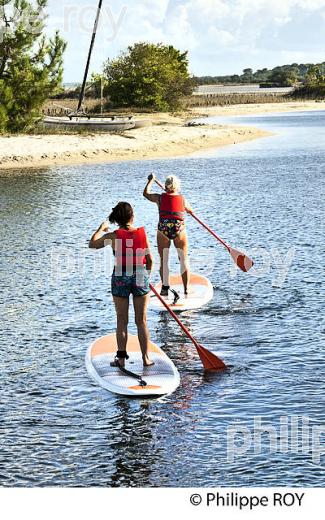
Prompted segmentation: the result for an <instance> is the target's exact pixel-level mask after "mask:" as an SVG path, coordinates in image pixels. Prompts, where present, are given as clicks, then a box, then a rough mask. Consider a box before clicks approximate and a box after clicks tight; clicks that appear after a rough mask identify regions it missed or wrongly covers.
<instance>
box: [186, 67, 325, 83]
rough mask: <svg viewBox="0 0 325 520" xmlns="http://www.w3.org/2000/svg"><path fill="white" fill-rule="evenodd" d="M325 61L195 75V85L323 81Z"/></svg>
mask: <svg viewBox="0 0 325 520" xmlns="http://www.w3.org/2000/svg"><path fill="white" fill-rule="evenodd" d="M324 78H325V62H323V63H319V64H313V63H300V64H298V63H292V64H291V65H280V66H277V67H274V68H273V69H267V68H263V69H257V70H256V71H255V72H254V71H253V69H251V68H247V69H244V70H243V73H242V74H240V75H239V74H231V75H227V76H195V77H194V79H195V82H196V83H197V85H218V84H230V83H232V84H237V85H238V84H247V83H257V84H259V85H260V86H261V87H291V86H295V85H298V84H302V83H306V82H307V83H311V82H315V81H316V82H318V83H319V82H324Z"/></svg>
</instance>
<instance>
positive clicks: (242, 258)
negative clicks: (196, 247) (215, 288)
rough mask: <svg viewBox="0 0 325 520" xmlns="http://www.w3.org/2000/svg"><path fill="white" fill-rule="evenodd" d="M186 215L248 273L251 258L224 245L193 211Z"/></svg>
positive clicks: (250, 266)
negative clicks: (215, 240) (201, 227)
mask: <svg viewBox="0 0 325 520" xmlns="http://www.w3.org/2000/svg"><path fill="white" fill-rule="evenodd" d="M155 182H156V184H158V186H160V188H161V189H162V190H164V191H165V188H164V186H163V185H162V183H161V182H159V181H158V179H155ZM188 213H189V214H190V215H191V216H192V217H193V218H194V219H195V220H196V221H197V222H198V223H199V224H201V226H203V227H204V228H205V229H206V230H207V231H209V233H211V235H212V236H213V237H214V238H216V239H217V240H218V241H219V242H220V243H221V244H222V245H223V246H224V247H225V248H226V249H227V250H228V252H229V253H230V255H231V258H232V259H233V261H234V262H235V264H236V265H237V266H238V267H239V269H241V270H242V271H244V273H247V271H249V270H250V269H251V268H252V267H253V265H254V262H253V260H252V259H251V258H249V256H247V255H245V254H244V253H241V252H240V251H238V250H237V249H234V248H233V247H231V246H229V245H228V244H226V242H224V241H223V240H222V238H220V237H218V235H217V234H216V233H215V232H214V231H212V229H210V228H209V226H208V225H207V224H205V223H204V222H202V220H201V219H199V217H198V216H197V215H195V213H193V211H188Z"/></svg>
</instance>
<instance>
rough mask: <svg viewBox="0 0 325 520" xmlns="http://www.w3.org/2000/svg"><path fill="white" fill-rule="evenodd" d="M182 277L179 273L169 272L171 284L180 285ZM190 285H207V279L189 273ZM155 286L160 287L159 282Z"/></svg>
mask: <svg viewBox="0 0 325 520" xmlns="http://www.w3.org/2000/svg"><path fill="white" fill-rule="evenodd" d="M182 283H183V281H182V277H181V276H180V275H179V274H171V275H170V284H171V285H182ZM190 285H204V286H208V285H209V281H208V280H207V279H206V278H204V277H203V276H200V275H199V274H195V273H191V276H190ZM156 287H157V288H158V287H159V288H160V287H161V282H160V283H159V284H157V285H156Z"/></svg>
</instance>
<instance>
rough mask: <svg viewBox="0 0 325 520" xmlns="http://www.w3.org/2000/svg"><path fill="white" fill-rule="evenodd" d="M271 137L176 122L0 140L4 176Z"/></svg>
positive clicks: (246, 130)
mask: <svg viewBox="0 0 325 520" xmlns="http://www.w3.org/2000/svg"><path fill="white" fill-rule="evenodd" d="M265 135H268V134H267V133H266V132H263V131H261V130H258V129H255V128H246V127H245V128H242V127H230V126H220V125H213V126H210V125H209V126H204V127H185V126H184V122H183V121H182V122H180V121H178V119H177V118H170V117H169V118H168V122H165V124H158V125H156V124H154V125H153V126H151V127H145V128H139V129H136V130H130V131H128V132H125V134H123V135H116V134H107V133H106V134H90V135H75V134H74V135H71V134H70V135H60V134H58V135H32V136H26V135H22V136H11V137H0V170H4V169H23V168H41V167H48V166H54V165H63V164H83V163H100V162H112V161H129V160H144V159H154V158H165V157H176V156H183V155H186V154H189V153H192V152H195V151H199V150H203V149H208V148H214V147H218V146H224V145H230V144H232V145H233V144H236V143H239V142H242V141H246V140H250V139H255V138H258V137H263V136H265Z"/></svg>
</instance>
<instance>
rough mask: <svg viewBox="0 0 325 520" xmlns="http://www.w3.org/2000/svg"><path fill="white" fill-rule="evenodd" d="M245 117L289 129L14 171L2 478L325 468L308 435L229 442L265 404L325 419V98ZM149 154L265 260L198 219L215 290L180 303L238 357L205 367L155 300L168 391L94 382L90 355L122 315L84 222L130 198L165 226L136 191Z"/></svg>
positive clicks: (4, 207)
mask: <svg viewBox="0 0 325 520" xmlns="http://www.w3.org/2000/svg"><path fill="white" fill-rule="evenodd" d="M236 121H237V122H238V123H239V124H243V123H245V124H254V125H255V126H256V125H260V126H261V127H263V128H266V129H270V130H272V131H274V132H275V134H276V135H274V136H273V137H270V138H267V139H261V140H257V141H252V142H249V143H242V144H240V145H238V146H236V147H227V148H223V149H219V150H217V151H212V152H209V153H206V154H202V153H201V154H195V156H193V157H191V158H188V159H177V160H167V161H152V162H149V163H148V162H144V163H141V162H136V163H121V164H118V163H117V164H109V165H99V166H83V167H81V166H77V167H62V168H53V169H52V170H49V171H46V170H43V171H36V170H35V171H30V172H29V173H28V174H25V175H24V176H22V175H20V172H16V173H14V174H11V175H6V174H4V173H2V174H1V176H0V203H1V223H2V226H1V243H2V246H3V247H2V253H1V264H0V277H1V293H0V299H1V300H0V303H1V317H2V319H1V325H0V337H1V361H0V363H1V373H2V376H3V381H4V382H5V384H4V385H3V390H2V400H1V403H0V427H1V460H0V475H1V476H0V481H1V485H3V486H113V487H114V486H116V487H119V486H127V487H128V486H132V487H139V486H220V485H225V486H246V485H247V486H264V485H292V486H298V485H301V486H320V485H322V484H324V476H323V473H322V464H324V460H321V461H320V463H316V462H315V461H314V459H313V453H312V452H310V453H308V454H303V453H300V452H298V453H283V452H280V451H279V450H278V451H276V452H275V453H272V454H269V450H268V444H267V442H265V443H264V445H263V449H262V451H261V453H260V454H259V453H254V451H253V450H249V451H248V452H247V453H243V454H242V455H240V456H239V457H237V458H235V459H234V460H232V461H229V460H227V428H228V427H229V426H230V425H233V424H240V425H241V426H246V427H247V428H250V431H252V428H253V426H254V417H255V416H260V417H262V418H263V420H264V421H266V423H267V424H271V425H273V426H275V427H278V425H279V421H280V418H281V417H283V416H289V417H291V416H302V415H303V416H305V417H308V418H309V420H310V424H311V425H312V426H314V425H319V424H324V420H325V418H324V393H325V392H324V374H323V369H322V361H323V358H324V354H323V351H322V349H321V345H322V340H323V338H324V331H325V329H324V324H323V315H324V304H323V298H322V297H321V283H322V282H323V279H324V271H323V234H324V232H323V221H322V207H323V200H324V194H323V184H322V182H323V180H322V179H323V175H324V168H325V159H324V152H323V150H324V143H325V130H324V128H325V126H324V122H325V116H324V113H322V112H319V113H310V114H309V113H306V114H299V115H298V114H294V115H291V114H290V115H279V116H272V117H270V116H267V117H259V118H256V117H254V118H238V119H237V120H236ZM152 170H154V171H156V172H157V175H158V176H159V177H160V178H163V177H164V175H166V174H168V173H170V172H175V173H177V174H178V175H180V177H181V178H182V181H183V187H184V192H185V193H186V195H187V197H188V199H189V200H190V201H191V203H192V204H193V206H194V208H195V209H196V210H197V212H198V213H199V214H200V216H201V217H202V218H203V219H204V220H206V221H207V222H208V223H209V224H210V226H211V227H212V228H213V229H215V230H216V231H217V232H219V234H220V235H221V236H223V237H224V238H225V239H227V240H228V241H229V243H231V244H232V245H234V246H235V247H238V248H240V249H244V250H246V251H247V253H248V254H250V255H251V256H252V257H253V258H254V259H255V260H256V265H257V270H255V273H254V274H253V275H246V274H243V273H241V272H238V273H237V274H235V272H234V270H233V267H232V264H231V261H230V259H229V257H228V255H227V253H226V252H225V250H224V249H223V248H222V247H221V246H220V245H219V244H217V243H215V242H214V241H213V239H212V237H210V235H208V234H207V233H206V232H205V231H204V230H203V229H201V228H199V227H198V225H197V224H196V223H195V222H194V221H193V220H192V221H191V220H189V219H188V228H189V234H190V240H191V251H192V255H191V256H192V258H191V260H192V265H195V270H197V271H199V272H203V273H206V274H207V276H208V277H209V278H210V280H211V282H212V283H213V286H214V290H215V293H214V299H213V300H212V301H211V302H210V304H209V305H207V306H206V307H205V308H203V309H201V310H198V311H195V312H189V313H184V314H183V315H182V319H183V321H184V324H185V325H186V326H187V327H188V328H189V329H190V331H191V332H192V334H193V335H194V336H195V337H196V338H197V339H198V340H199V341H200V343H202V344H203V345H204V346H206V347H207V348H209V349H210V350H213V351H214V352H216V353H217V354H218V355H220V356H221V357H222V358H224V359H225V361H226V362H227V363H228V364H229V365H231V367H232V368H231V369H230V370H227V371H226V372H224V373H215V374H211V373H204V372H203V370H202V366H201V364H200V361H199V359H198V356H197V353H196V350H195V348H194V347H193V346H192V345H191V344H190V343H189V341H188V340H187V338H186V337H184V335H183V333H182V332H181V330H180V329H178V328H177V327H176V325H175V324H174V322H173V321H172V320H171V319H170V318H169V317H168V316H167V315H166V314H165V313H160V314H156V313H154V312H150V313H149V325H150V329H151V334H152V339H153V340H154V341H155V342H157V343H158V344H159V345H161V346H162V348H163V349H164V350H165V351H166V353H167V354H168V355H169V356H170V357H171V358H172V359H173V360H174V361H175V363H176V365H177V366H178V368H179V371H180V373H181V380H182V383H181V386H180V388H179V389H178V390H177V391H176V392H175V393H174V394H173V395H171V396H167V397H164V398H161V399H158V400H142V401H141V400H140V401H139V400H132V399H124V398H121V397H117V396H114V395H111V394H109V393H108V392H106V391H104V390H102V389H100V388H98V387H96V386H95V385H93V384H92V382H91V381H90V380H89V378H88V375H87V373H86V371H85V367H84V355H85V352H86V349H87V347H88V345H89V343H90V342H91V341H93V340H94V339H95V338H97V337H98V336H100V335H103V334H106V333H110V332H112V331H113V330H114V319H115V318H114V310H113V307H112V302H111V296H110V283H109V277H108V276H107V275H108V273H109V269H107V268H106V267H105V262H106V263H107V261H108V256H107V254H106V255H105V254H104V253H97V254H96V253H94V252H93V251H89V250H88V248H87V240H88V238H89V236H90V234H91V233H92V231H93V229H94V228H95V227H96V226H97V225H98V223H99V222H100V221H101V220H103V219H104V218H105V217H106V215H107V213H108V212H109V211H110V208H111V207H112V206H113V205H115V204H116V202H117V201H118V200H129V201H130V202H131V203H132V204H134V206H135V209H136V214H137V219H138V222H139V223H144V224H145V225H146V227H147V230H148V232H149V235H150V237H151V239H152V243H153V244H154V242H155V238H154V237H155V222H156V220H157V215H156V209H155V207H154V205H151V204H150V203H148V202H146V201H144V200H143V199H142V195H141V193H142V189H143V185H144V182H145V179H146V177H147V175H148V172H149V171H152ZM289 253H290V254H291V253H292V254H291V256H290V254H289ZM288 255H289V256H288ZM175 258H176V255H174V259H175ZM286 262H287V263H288V265H289V269H288V271H287V270H286ZM130 331H131V332H133V333H134V332H135V328H134V325H133V324H132V325H131V328H130ZM228 448H229V444H228Z"/></svg>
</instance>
